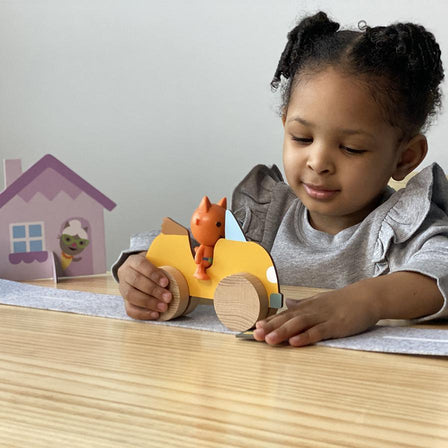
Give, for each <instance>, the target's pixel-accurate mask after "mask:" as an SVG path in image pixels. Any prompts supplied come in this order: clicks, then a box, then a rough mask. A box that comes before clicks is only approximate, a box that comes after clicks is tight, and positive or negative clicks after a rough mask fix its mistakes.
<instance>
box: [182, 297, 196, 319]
mask: <svg viewBox="0 0 448 448" xmlns="http://www.w3.org/2000/svg"><path fill="white" fill-rule="evenodd" d="M199 303H200V300H199V299H198V298H197V297H190V301H189V302H188V306H187V309H186V310H185V311H184V312H183V313H182V316H186V315H187V314H190V313H191V312H192V311H194V310H195V309H196V307H197V306H198V305H199Z"/></svg>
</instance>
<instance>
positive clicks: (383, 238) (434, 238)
mask: <svg viewBox="0 0 448 448" xmlns="http://www.w3.org/2000/svg"><path fill="white" fill-rule="evenodd" d="M232 208H233V209H234V214H235V216H236V217H237V219H238V220H239V222H240V223H241V225H242V228H243V230H244V231H245V234H246V235H247V236H248V238H249V239H251V240H254V241H257V242H259V243H260V244H262V245H263V246H264V247H265V248H266V249H267V250H269V251H270V253H271V255H272V258H273V259H274V262H275V265H276V268H277V272H278V276H279V281H280V284H292V285H302V286H309V287H316V288H329V289H334V288H341V287H344V286H346V285H348V284H350V283H354V282H356V281H359V280H362V279H364V278H368V277H376V276H379V275H383V274H387V273H390V272H397V271H413V272H419V273H421V274H424V275H427V276H429V277H431V278H434V279H435V280H437V284H438V287H439V289H440V291H441V292H442V294H443V297H444V305H443V307H442V309H440V310H439V311H438V312H437V313H436V314H434V315H431V316H427V317H424V318H422V319H419V320H428V319H434V318H437V317H446V316H448V305H447V298H448V182H447V180H446V177H445V174H444V172H443V170H442V169H441V168H440V166H438V165H437V164H433V165H431V166H429V167H427V168H425V169H423V170H422V171H421V172H420V173H419V174H417V175H416V176H414V177H413V178H412V179H411V180H410V181H409V182H408V185H407V186H406V188H403V189H401V190H398V191H397V192H395V191H394V190H393V189H392V188H390V187H388V188H387V190H386V191H385V192H384V194H383V197H382V198H381V201H380V205H379V206H378V207H377V208H376V209H375V210H373V211H372V212H371V213H370V214H369V215H368V216H367V217H366V218H365V219H364V220H363V221H362V222H360V223H359V224H356V225H355V226H352V227H349V228H347V229H344V230H343V231H341V232H339V233H338V234H336V235H330V234H327V233H324V232H320V231H318V230H316V229H314V228H313V227H312V226H311V225H310V223H309V220H308V212H307V210H306V208H305V207H304V205H303V204H302V203H301V202H300V200H299V199H298V198H297V197H296V196H295V195H294V193H293V192H292V191H291V190H290V189H289V187H288V186H287V185H286V184H285V183H284V182H283V179H282V176H281V173H280V171H279V170H278V168H277V167H276V166H273V167H272V168H268V167H266V166H263V165H258V166H256V167H255V168H254V169H253V170H252V171H251V172H250V173H249V174H248V175H247V176H246V178H245V179H244V180H243V181H242V182H241V183H240V184H239V185H238V187H237V188H236V189H235V191H234V194H233V201H232Z"/></svg>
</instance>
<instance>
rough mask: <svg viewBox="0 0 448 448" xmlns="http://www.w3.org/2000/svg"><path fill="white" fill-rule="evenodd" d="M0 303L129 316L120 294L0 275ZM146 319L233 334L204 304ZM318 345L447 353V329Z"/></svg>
mask: <svg viewBox="0 0 448 448" xmlns="http://www.w3.org/2000/svg"><path fill="white" fill-rule="evenodd" d="M0 303H2V304H5V305H15V306H24V307H30V308H39V309H47V310H53V311H62V312H68V313H76V314H86V315H90V316H99V317H108V318H112V319H124V320H132V319H131V318H130V317H128V316H127V315H126V312H125V310H124V305H123V299H122V298H121V297H119V296H113V295H106V294H93V293H88V292H80V291H67V290H62V289H55V288H44V287H41V286H33V285H27V284H24V283H18V282H13V281H9V280H2V279H0ZM147 323H148V324H150V325H170V326H178V327H185V328H192V329H195V330H206V331H214V332H219V333H229V334H235V333H234V332H231V331H229V330H227V329H226V328H225V327H224V326H223V325H222V324H221V323H220V321H219V320H218V318H217V317H216V314H215V311H214V309H213V307H212V306H207V305H199V306H198V307H197V308H196V310H194V311H193V312H192V313H191V314H189V315H188V316H185V317H180V318H178V319H175V320H173V321H169V322H153V321H151V322H147ZM241 343H244V342H243V341H242V342H241ZM318 345H325V346H329V347H338V348H345V349H353V350H366V351H376V352H387V353H406V354H415V355H433V356H448V330H426V329H417V328H409V327H375V328H374V329H372V330H370V331H368V332H366V333H363V334H360V335H356V336H351V337H347V338H342V339H333V340H329V341H323V342H320V343H319V344H318Z"/></svg>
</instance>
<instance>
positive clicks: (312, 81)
mask: <svg viewBox="0 0 448 448" xmlns="http://www.w3.org/2000/svg"><path fill="white" fill-rule="evenodd" d="M292 114H295V115H296V114H302V115H305V116H306V117H305V116H304V117H303V118H304V119H306V120H312V119H314V120H317V119H326V118H327V119H328V118H332V119H334V120H342V121H350V120H354V121H356V122H358V123H364V124H365V125H379V124H383V123H385V120H384V117H383V114H382V109H381V107H380V105H379V104H378V103H377V102H376V101H375V99H374V97H373V95H372V92H371V90H370V89H369V87H368V85H367V84H366V82H365V81H363V80H362V79H361V78H357V77H356V76H353V75H347V74H344V73H341V72H340V71H338V70H335V69H333V68H329V69H327V70H325V71H321V72H317V73H314V74H312V73H311V74H306V75H304V76H301V78H300V79H299V80H298V81H297V82H296V83H295V84H294V88H293V90H292V92H291V97H290V100H289V103H288V111H287V115H288V116H291V115H292Z"/></svg>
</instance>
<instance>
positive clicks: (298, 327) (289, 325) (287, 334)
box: [264, 314, 317, 345]
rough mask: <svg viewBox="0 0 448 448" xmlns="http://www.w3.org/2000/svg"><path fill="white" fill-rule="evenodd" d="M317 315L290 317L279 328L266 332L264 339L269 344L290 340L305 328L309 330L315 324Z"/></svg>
mask: <svg viewBox="0 0 448 448" xmlns="http://www.w3.org/2000/svg"><path fill="white" fill-rule="evenodd" d="M316 323H317V322H316V317H315V316H312V315H309V314H308V315H304V316H295V317H293V318H291V319H289V320H288V321H287V322H285V323H283V324H282V325H280V326H279V327H278V328H276V329H274V330H273V331H271V332H269V333H267V334H266V336H265V338H264V340H265V342H267V343H268V344H272V345H274V344H280V343H281V342H283V341H286V340H288V339H289V338H291V337H292V336H295V335H296V334H298V333H301V332H302V331H304V330H308V329H309V328H311V327H312V326H313V325H315V324H316Z"/></svg>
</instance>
